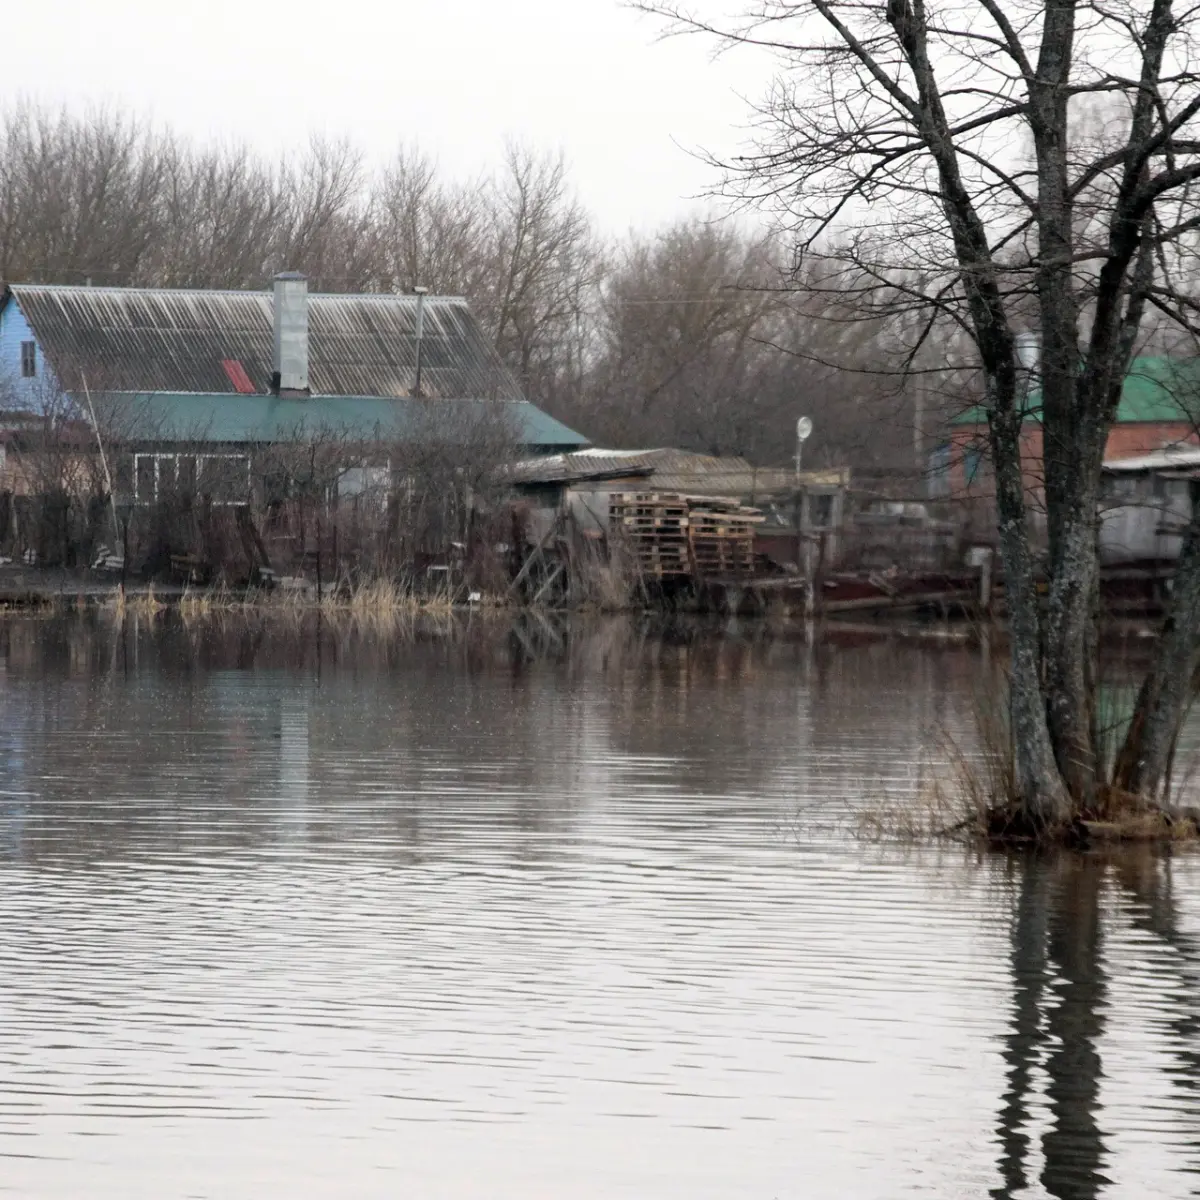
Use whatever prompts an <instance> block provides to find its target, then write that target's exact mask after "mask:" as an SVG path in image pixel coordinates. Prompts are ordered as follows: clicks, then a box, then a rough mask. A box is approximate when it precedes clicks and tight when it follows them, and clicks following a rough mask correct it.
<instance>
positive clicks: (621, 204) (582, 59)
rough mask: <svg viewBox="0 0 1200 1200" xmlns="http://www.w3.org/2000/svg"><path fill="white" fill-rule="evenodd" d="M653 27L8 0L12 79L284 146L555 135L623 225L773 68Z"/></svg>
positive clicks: (684, 202) (616, 21) (463, 4)
mask: <svg viewBox="0 0 1200 1200" xmlns="http://www.w3.org/2000/svg"><path fill="white" fill-rule="evenodd" d="M713 2H714V4H717V3H719V2H720V0H713ZM711 7H712V5H710V8H711ZM659 29H660V27H658V26H656V25H655V24H654V23H653V22H652V21H650V20H649V19H647V18H645V17H641V16H639V15H638V14H635V13H633V12H631V11H629V9H628V8H626V7H624V6H622V5H621V4H620V3H618V0H420V2H417V0H393V2H392V3H383V2H381V0H337V2H335V3H324V4H317V3H315V0H294V2H292V3H285V2H284V0H209V2H208V3H206V4H204V5H203V6H201V5H199V4H196V3H189V2H188V0H184V2H183V3H175V4H170V3H164V2H163V0H107V2H106V3H105V4H85V3H83V2H82V0H36V2H35V3H28V4H20V5H13V6H10V7H9V8H8V9H7V10H6V12H5V43H6V45H7V46H8V47H9V49H10V53H8V54H6V55H5V63H4V69H3V71H2V72H0V97H2V98H3V100H4V101H6V102H12V101H13V100H15V99H18V98H22V97H23V98H29V99H36V100H40V101H44V102H49V103H52V104H59V103H62V102H66V103H68V104H70V105H71V106H73V107H76V106H84V105H87V104H98V103H105V104H109V105H120V106H123V107H127V108H129V109H131V110H134V111H136V112H138V113H142V114H145V115H148V116H150V117H152V118H153V119H154V120H156V121H158V122H159V123H162V124H169V125H171V126H172V127H174V128H176V129H179V130H181V131H185V132H188V133H190V134H193V135H196V136H198V137H201V138H211V137H217V138H234V139H238V140H246V141H249V142H251V143H252V144H253V145H255V146H257V147H259V148H261V149H264V150H268V151H272V152H274V151H275V150H278V149H281V148H284V147H286V146H294V145H297V144H299V143H301V142H302V141H303V140H304V138H305V137H306V136H307V134H308V133H309V131H311V130H320V131H322V132H325V133H328V134H348V135H349V136H351V137H352V138H353V139H355V140H356V141H357V142H359V143H360V144H361V145H362V146H363V148H364V149H365V150H366V151H367V152H368V153H369V154H370V156H371V157H372V158H373V159H381V158H383V157H385V156H387V155H388V154H390V153H391V152H392V151H393V150H394V148H395V147H396V146H397V145H398V144H399V143H401V142H403V141H406V140H414V139H415V140H416V141H418V142H419V143H420V144H422V145H423V146H424V147H426V148H428V149H429V150H430V151H432V152H433V153H434V154H435V155H436V157H437V158H438V160H439V162H440V163H441V164H442V165H443V166H444V167H445V168H446V169H447V170H448V171H449V172H450V173H453V174H461V173H468V174H469V173H471V172H472V171H475V170H478V169H479V168H480V167H482V166H484V165H486V164H489V163H491V162H494V161H495V159H496V157H497V155H498V153H499V150H500V147H501V144H502V142H503V139H504V138H505V136H508V135H513V136H516V137H518V138H522V139H524V140H526V141H528V142H530V143H531V144H533V145H535V146H539V147H547V148H560V147H561V148H562V149H563V150H564V151H565V152H566V154H567V157H568V159H569V161H570V163H571V166H572V174H573V177H574V179H575V181H576V184H577V187H578V190H579V193H580V195H581V197H582V199H583V200H584V202H585V203H586V204H587V205H588V207H589V208H590V209H591V210H592V211H593V212H594V213H595V214H596V216H597V218H598V220H599V222H600V224H601V226H602V227H603V228H604V229H605V230H606V231H609V232H614V233H615V232H619V231H621V230H623V229H624V228H626V227H628V226H635V227H641V228H646V227H649V226H653V225H656V224H659V223H661V222H663V221H665V220H667V219H670V218H671V217H673V216H675V215H677V214H679V213H682V212H685V211H687V210H688V208H689V207H691V206H693V205H695V204H696V203H697V202H696V201H693V200H690V199H689V197H692V196H694V195H696V194H697V193H699V192H701V191H703V189H704V188H705V186H706V185H708V184H710V183H711V182H712V181H713V176H712V174H711V172H710V171H709V170H708V169H707V168H705V167H704V166H703V165H702V164H700V163H698V162H696V161H695V160H694V159H693V158H692V157H691V156H689V154H688V152H687V151H688V148H696V147H704V148H707V149H710V150H714V151H717V152H720V151H723V150H728V149H730V148H732V147H733V146H735V145H736V144H738V142H739V141H740V140H741V139H742V138H743V137H744V125H745V121H746V117H747V110H746V106H745V103H744V102H743V100H742V99H741V98H740V96H739V93H740V94H741V95H747V96H755V97H757V96H759V95H761V93H762V92H763V90H764V89H765V87H766V84H767V81H768V80H767V75H768V72H769V64H767V63H766V62H764V61H763V60H762V59H758V60H757V61H754V60H753V59H752V58H750V57H747V56H745V55H743V56H741V57H737V56H735V57H728V58H722V59H720V60H718V61H716V62H713V61H712V59H711V54H710V51H711V46H708V45H705V44H704V43H702V42H700V41H698V40H696V39H693V38H686V39H672V40H670V41H667V42H662V41H659V40H657V33H658V32H659ZM18 48H19V53H12V52H11V51H12V50H14V49H18ZM701 205H702V206H703V202H701Z"/></svg>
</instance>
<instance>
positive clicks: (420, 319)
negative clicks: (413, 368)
mask: <svg viewBox="0 0 1200 1200" xmlns="http://www.w3.org/2000/svg"><path fill="white" fill-rule="evenodd" d="M428 292H429V289H428V288H424V287H415V288H413V294H414V295H415V296H416V298H417V321H416V326H417V328H416V334H417V377H416V381H415V383H414V384H413V395H414V396H415V397H417V399H420V397H421V339H422V338H424V336H425V297H426V295H427V294H428Z"/></svg>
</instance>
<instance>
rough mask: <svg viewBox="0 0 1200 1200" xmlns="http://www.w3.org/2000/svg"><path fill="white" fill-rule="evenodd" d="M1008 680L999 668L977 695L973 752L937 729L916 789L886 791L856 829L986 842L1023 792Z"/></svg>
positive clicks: (873, 837) (871, 835) (885, 835)
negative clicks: (994, 823)
mask: <svg viewBox="0 0 1200 1200" xmlns="http://www.w3.org/2000/svg"><path fill="white" fill-rule="evenodd" d="M1007 696H1008V690H1007V684H1006V681H1005V680H1004V678H1003V674H1002V672H999V671H996V672H995V673H994V675H992V676H989V678H988V679H987V680H985V681H984V683H983V684H982V685H981V686H980V687H979V688H978V690H977V692H976V694H975V698H974V725H975V732H976V747H975V750H974V752H968V751H967V750H965V749H964V748H963V747H962V746H961V745H960V744H959V742H958V741H957V739H956V738H955V736H954V735H953V734H952V733H950V732H949V731H948V730H945V729H940V730H937V731H936V732H935V733H934V734H933V735H932V737H931V738H930V742H929V744H928V745H927V746H926V747H924V748H923V749H922V755H921V759H920V763H919V768H918V773H917V785H916V788H915V789H914V791H913V793H912V794H911V795H907V796H902V797H898V796H890V795H888V794H887V793H886V791H885V792H884V793H883V795H882V798H881V799H879V800H876V801H874V802H873V803H871V804H870V805H868V806H867V807H866V808H864V809H862V810H860V811H859V812H858V813H857V814H856V815H855V820H854V829H853V833H854V835H855V836H856V837H859V838H862V839H864V840H867V841H873V842H882V841H888V842H904V843H917V842H929V841H936V840H939V839H947V838H948V839H955V840H960V841H982V840H984V839H986V838H987V836H988V830H989V828H990V827H991V823H992V820H993V814H995V813H997V812H1004V811H1008V810H1010V809H1011V808H1012V807H1013V804H1014V800H1015V797H1016V794H1017V792H1016V778H1015V774H1014V754H1013V742H1012V731H1011V727H1010V725H1009V721H1008V707H1007Z"/></svg>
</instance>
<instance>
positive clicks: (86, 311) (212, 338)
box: [10, 284, 521, 400]
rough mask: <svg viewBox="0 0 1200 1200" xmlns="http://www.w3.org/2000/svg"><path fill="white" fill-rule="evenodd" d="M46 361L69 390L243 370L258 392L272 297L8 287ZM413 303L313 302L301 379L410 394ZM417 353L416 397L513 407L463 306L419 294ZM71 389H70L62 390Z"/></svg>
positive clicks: (208, 379)
mask: <svg viewBox="0 0 1200 1200" xmlns="http://www.w3.org/2000/svg"><path fill="white" fill-rule="evenodd" d="M10 291H11V294H12V296H13V298H14V299H15V300H16V303H17V304H18V306H19V307H20V309H21V312H22V313H23V314H24V315H25V318H26V320H27V321H28V322H29V324H30V326H31V327H32V329H33V331H34V334H35V335H36V337H37V339H38V342H39V343H40V345H41V347H42V351H43V353H44V354H45V355H46V358H47V359H48V360H49V362H50V363H51V365H52V366H54V368H55V369H56V370H57V371H58V372H59V374H60V377H62V378H63V379H64V382H66V383H67V386H68V387H74V386H77V384H76V383H75V382H74V381H73V379H72V377H73V375H74V374H75V373H76V372H77V371H79V370H81V369H82V370H83V371H85V372H87V374H88V376H89V379H90V381H91V382H92V386H93V387H99V388H103V389H105V390H107V391H122V392H158V391H161V392H204V393H217V392H235V391H236V390H237V389H236V387H235V384H234V382H233V379H232V378H231V376H230V373H229V371H228V370H227V368H226V367H225V365H224V364H225V363H226V362H235V363H240V364H241V366H242V369H243V370H244V371H245V373H246V375H247V376H248V377H249V380H250V383H251V384H252V386H253V389H254V390H255V391H256V392H263V393H265V392H267V391H269V389H270V382H271V372H272V336H271V329H272V326H271V310H272V297H271V294H270V293H269V292H235V291H183V290H175V289H168V288H93V287H66V286H59V285H56V284H54V285H52V284H12V285H11V287H10ZM415 320H416V297H415V296H398V295H354V296H342V295H321V294H314V295H311V296H310V297H309V310H308V328H309V379H310V385H311V387H312V390H313V392H314V393H315V394H320V395H327V396H390V397H403V396H411V395H412V390H413V383H414V377H415V368H416V336H415V334H416V324H415ZM423 335H424V336H423V339H422V345H421V392H422V395H423V396H424V397H440V398H454V399H466V398H475V399H500V400H519V399H521V391H520V388H519V387H518V385H517V383H516V380H515V379H514V378H513V376H512V375H511V373H510V372H509V371H508V370H507V368H506V367H505V366H504V364H503V363H502V362H501V361H500V358H499V356H498V355H497V354H496V352H495V349H494V348H493V347H492V346H491V345H490V344H489V342H488V341H487V339H486V338H485V337H484V336H483V332H482V331H481V330H480V328H479V325H478V323H477V322H476V320H475V318H474V317H473V316H472V315H471V312H470V309H469V308H468V307H467V302H466V301H465V300H463V299H461V298H460V297H453V296H427V297H426V298H425V316H424V329H423ZM68 381H70V382H68Z"/></svg>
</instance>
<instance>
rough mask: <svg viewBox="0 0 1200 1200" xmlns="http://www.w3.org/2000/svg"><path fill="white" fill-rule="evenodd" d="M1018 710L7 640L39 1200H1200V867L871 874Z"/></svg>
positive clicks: (356, 642)
mask: <svg viewBox="0 0 1200 1200" xmlns="http://www.w3.org/2000/svg"><path fill="white" fill-rule="evenodd" d="M982 672H983V667H982V664H981V657H980V654H979V652H978V651H977V650H974V649H970V648H967V647H955V646H933V647H930V646H927V645H918V644H912V643H904V642H900V641H895V640H888V641H862V642H859V641H856V640H855V639H853V638H850V639H844V640H842V641H840V642H834V641H826V642H822V643H821V644H819V645H816V646H809V645H807V644H806V643H805V642H804V640H803V639H802V638H801V637H799V636H797V635H796V634H795V633H787V632H786V631H785V632H783V633H782V634H781V633H780V632H779V631H772V630H769V629H764V628H758V627H754V626H743V627H741V628H734V629H726V630H713V629H679V630H674V631H668V632H666V633H662V632H653V631H648V630H646V629H644V628H639V627H637V626H634V625H631V624H629V623H622V622H615V623H608V624H597V625H594V626H586V627H560V626H553V625H549V624H547V623H545V622H536V621H534V622H529V623H526V624H523V625H518V626H517V627H515V628H514V629H509V628H508V627H507V626H499V627H495V628H493V627H490V626H483V627H476V626H470V627H463V626H461V625H455V626H450V627H441V628H439V627H432V628H422V629H418V630H416V631H414V632H413V633H411V634H408V635H397V634H394V633H387V632H386V631H372V630H369V629H366V630H364V629H349V630H345V629H329V628H328V627H326V628H323V629H303V630H295V629H290V630H289V629H283V628H278V627H274V626H272V625H270V624H262V623H258V624H246V623H231V624H225V625H205V626H197V625H191V626H185V625H182V624H180V623H179V622H178V621H177V620H174V619H164V618H159V619H158V620H156V621H147V620H145V619H142V620H141V621H140V622H139V621H135V620H132V619H130V620H129V621H127V622H126V623H125V625H124V626H120V627H119V626H115V625H114V624H113V623H112V622H111V621H109V620H107V619H104V618H97V617H93V618H79V619H74V620H70V621H49V620H42V619H34V618H11V619H8V620H6V621H3V622H0V1194H12V1195H15V1196H20V1197H80V1196H87V1197H121V1198H122V1200H135V1198H142V1197H145V1198H147V1200H149V1198H154V1200H163V1198H169V1197H214V1198H221V1200H225V1198H231V1197H234V1198H240V1197H247V1198H250V1197H253V1198H256V1200H257V1198H261V1197H288V1198H292V1197H400V1196H403V1197H417V1198H425V1197H430V1198H439V1200H440V1198H445V1200H464V1198H474V1197H482V1198H488V1200H491V1198H497V1200H507V1198H512V1200H541V1198H547V1200H551V1198H553V1200H560V1198H561V1200H566V1198H575V1197H579V1198H583V1200H591V1198H596V1200H600V1198H604V1200H607V1198H610V1197H613V1198H618V1197H619V1198H628V1200H655V1198H658V1197H680V1198H687V1200H705V1198H713V1200H717V1198H720V1200H725V1198H742V1197H745V1198H755V1200H759V1198H761V1200H783V1198H803V1200H814V1198H817V1200H819V1198H825V1197H828V1198H831V1200H833V1198H837V1200H842V1198H844V1197H867V1198H871V1197H880V1198H890V1197H903V1196H927V1197H938V1198H947V1200H958V1198H960V1197H1004V1198H1015V1197H1043V1196H1054V1197H1072V1198H1076V1197H1078V1198H1085V1197H1097V1196H1104V1197H1139V1198H1140V1197H1183V1196H1193V1195H1198V1194H1200V1173H1198V1172H1200V986H1198V985H1200V856H1193V855H1188V854H1177V855H1175V856H1173V857H1168V856H1163V855H1158V854H1151V853H1141V854H1129V855H1123V856H1121V857H1118V858H1113V859H1106V858H1104V857H1100V856H1060V857H1055V858H1053V859H1047V860H1042V861H1039V860H1036V859H1032V858H1013V859H1005V858H1003V857H1000V856H983V857H979V856H976V855H973V854H972V853H970V852H968V851H965V850H963V849H961V848H955V847H942V848H923V849H913V848H904V847H900V846H887V845H876V844H868V843H864V842H863V841H862V840H860V839H855V838H853V837H849V836H847V830H848V828H849V827H850V826H851V825H852V824H853V821H852V814H853V813H854V811H855V810H856V809H857V808H858V807H860V806H862V805H864V804H869V803H870V802H871V801H872V798H878V797H879V796H881V795H886V796H888V797H889V798H892V799H895V798H897V797H899V798H903V797H906V796H909V795H910V794H912V792H913V791H914V790H915V789H916V788H917V787H918V786H919V782H918V781H919V777H920V769H919V764H920V762H921V760H922V753H923V752H922V747H923V746H928V745H929V744H930V742H931V739H933V740H936V738H935V731H938V730H947V731H950V732H951V733H952V734H958V735H963V736H965V734H964V732H963V731H964V730H965V729H966V727H967V722H968V721H969V715H970V711H971V707H972V702H973V696H974V695H975V690H976V689H977V688H978V686H979V682H980V680H981V679H982V678H984V676H983V674H982Z"/></svg>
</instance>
